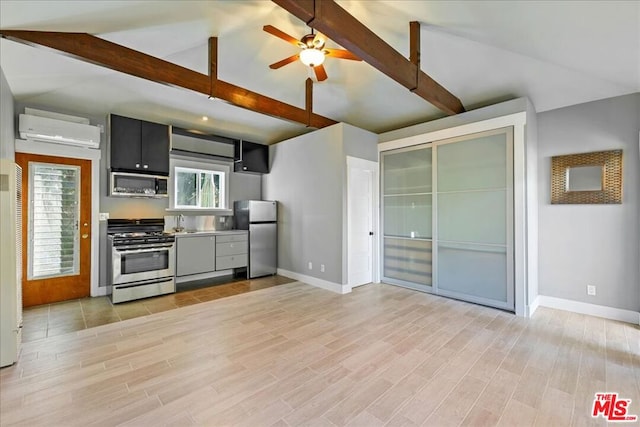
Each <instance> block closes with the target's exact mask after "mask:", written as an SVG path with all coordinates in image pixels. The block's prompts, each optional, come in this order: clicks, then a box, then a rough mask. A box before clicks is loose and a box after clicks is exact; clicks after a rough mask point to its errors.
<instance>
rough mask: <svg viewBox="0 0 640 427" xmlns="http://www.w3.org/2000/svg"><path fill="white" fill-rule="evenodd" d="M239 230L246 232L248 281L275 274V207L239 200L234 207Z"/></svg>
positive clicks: (276, 245)
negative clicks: (247, 239) (247, 234)
mask: <svg viewBox="0 0 640 427" xmlns="http://www.w3.org/2000/svg"><path fill="white" fill-rule="evenodd" d="M233 211H234V219H235V224H236V228H237V229H238V230H249V266H248V267H247V277H248V278H251V279H252V278H254V277H261V276H267V275H273V274H276V269H277V266H278V222H277V221H278V203H277V202H275V201H268V200H239V201H236V202H234V204H233Z"/></svg>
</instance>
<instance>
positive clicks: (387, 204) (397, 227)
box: [384, 194, 432, 239]
mask: <svg viewBox="0 0 640 427" xmlns="http://www.w3.org/2000/svg"><path fill="white" fill-rule="evenodd" d="M431 208H432V207H431V194H423V195H417V196H409V195H407V196H400V195H398V196H387V197H385V200H384V235H385V236H396V237H411V238H429V239H430V238H431V216H432V209H431Z"/></svg>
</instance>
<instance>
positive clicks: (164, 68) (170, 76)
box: [0, 30, 337, 128]
mask: <svg viewBox="0 0 640 427" xmlns="http://www.w3.org/2000/svg"><path fill="white" fill-rule="evenodd" d="M0 36H2V37H3V38H6V39H9V40H12V41H16V42H19V43H23V44H27V45H30V46H35V47H46V48H48V49H52V50H53V51H55V52H57V53H62V54H64V55H67V56H70V57H72V58H75V59H79V60H81V61H85V62H89V63H92V64H95V65H99V66H102V67H105V68H109V69H112V70H115V71H119V72H121V73H125V74H129V75H132V76H136V77H140V78H142V79H146V80H150V81H153V82H156V83H162V84H166V85H170V86H175V87H179V88H183V89H189V90H192V91H195V92H198V93H201V94H204V95H207V96H212V97H215V98H218V99H221V100H223V101H226V102H228V103H230V104H233V105H235V106H237V107H241V108H245V109H248V110H251V111H255V112H257V113H261V114H265V115H268V116H272V117H276V118H280V119H284V120H289V121H292V122H296V123H300V124H303V125H305V126H311V127H314V128H322V127H326V126H330V125H333V124H336V123H337V122H336V121H335V120H331V119H329V118H327V117H323V116H320V115H317V114H311V118H310V120H309V119H308V117H307V111H306V109H302V108H299V107H296V106H293V105H290V104H287V103H284V102H282V101H278V100H276V99H273V98H270V97H268V96H265V95H261V94H259V93H256V92H253V91H250V90H248V89H244V88H242V87H239V86H236V85H233V84H231V83H227V82H224V81H222V80H218V78H217V64H218V60H217V40H209V66H210V73H209V75H206V74H202V73H198V72H197V71H193V70H190V69H189V68H185V67H182V66H180V65H176V64H173V63H171V62H168V61H165V60H163V59H160V58H156V57H154V56H151V55H147V54H146V53H142V52H139V51H137V50H133V49H130V48H128V47H125V46H121V45H119V44H116V43H112V42H110V41H107V40H104V39H101V38H99V37H96V36H93V35H91V34H87V33H63V32H51V31H25V30H0ZM214 39H215V38H214Z"/></svg>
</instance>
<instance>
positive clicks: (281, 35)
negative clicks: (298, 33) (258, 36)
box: [262, 25, 300, 47]
mask: <svg viewBox="0 0 640 427" xmlns="http://www.w3.org/2000/svg"><path fill="white" fill-rule="evenodd" d="M262 29H263V30H264V31H266V32H267V33H269V34H271V35H274V36H276V37H278V38H280V39H282V40H284V41H286V42H288V43H291V44H292V45H294V46H298V47H300V40H298V39H294V38H293V37H291V36H290V35H289V34H287V33H285V32H284V31H280V30H279V29H277V28H276V27H274V26H273V25H265V26H264V27H262Z"/></svg>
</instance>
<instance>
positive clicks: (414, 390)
mask: <svg viewBox="0 0 640 427" xmlns="http://www.w3.org/2000/svg"><path fill="white" fill-rule="evenodd" d="M639 390H640V330H639V328H638V327H637V326H634V325H630V324H625V323H620V322H614V321H609V320H604V319H600V318H595V317H589V316H583V315H579V314H573V313H568V312H563V311H558V310H551V309H546V308H540V309H538V311H537V312H536V313H535V315H534V317H533V318H532V319H523V318H518V317H515V316H513V315H511V314H508V313H504V312H501V311H498V310H493V309H489V308H485V307H480V306H476V305H472V304H467V303H463V302H459V301H454V300H448V299H444V298H440V297H436V296H433V295H428V294H422V293H418V292H414V291H410V290H407V289H402V288H398V287H393V286H388V285H368V286H364V287H360V288H357V289H355V290H354V292H353V293H351V294H348V295H337V294H334V293H331V292H328V291H324V290H322V289H318V288H314V287H311V286H308V285H304V284H301V283H299V282H294V283H290V284H285V285H281V286H277V287H273V288H268V289H262V290H259V291H255V292H250V293H246V294H242V295H236V296H233V297H229V298H224V299H219V300H214V301H209V302H204V303H200V304H196V305H191V306H188V307H183V308H178V309H175V310H170V311H165V312H161V313H156V314H151V315H148V316H144V317H138V318H134V319H129V320H125V321H122V322H117V323H112V324H108V325H103V326H99V327H96V328H90V329H85V330H82V331H78V332H74V333H69V334H64V335H58V336H54V337H51V338H46V339H43V340H39V341H33V342H29V343H26V344H24V345H23V349H22V354H21V357H20V360H19V362H18V363H17V364H16V365H14V366H12V367H8V368H4V369H2V370H0V423H1V424H2V425H3V426H4V425H7V426H9V425H16V424H21V425H29V426H35V425H47V426H71V425H74V426H75V425H77V426H87V425H104V426H115V425H127V426H160V425H175V426H187V425H210V426H231V425H233V426H236V425H246V426H299V425H314V426H342V425H350V426H372V427H375V426H382V425H390V426H413V425H437V426H457V425H503V426H516V425H540V426H551V425H559V426H569V425H575V426H583V425H603V424H605V423H604V421H603V420H602V419H601V418H599V419H595V420H594V419H592V418H591V416H590V414H591V407H592V403H593V399H594V394H595V393H596V392H603V391H608V392H618V393H619V394H620V397H622V398H626V399H632V404H631V408H630V412H631V413H634V414H637V415H640V405H639V403H640V391H639Z"/></svg>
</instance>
